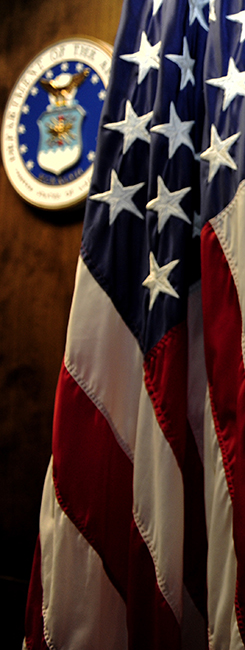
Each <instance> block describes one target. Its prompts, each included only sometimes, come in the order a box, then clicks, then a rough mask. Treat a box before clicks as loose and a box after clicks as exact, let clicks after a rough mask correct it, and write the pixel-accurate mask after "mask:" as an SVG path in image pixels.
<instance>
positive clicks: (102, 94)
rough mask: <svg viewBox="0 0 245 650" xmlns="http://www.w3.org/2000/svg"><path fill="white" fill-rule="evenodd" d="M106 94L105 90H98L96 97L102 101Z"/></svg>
mask: <svg viewBox="0 0 245 650" xmlns="http://www.w3.org/2000/svg"><path fill="white" fill-rule="evenodd" d="M105 96H106V90H100V92H99V93H98V98H99V99H100V100H101V101H102V102H103V101H104V99H105Z"/></svg>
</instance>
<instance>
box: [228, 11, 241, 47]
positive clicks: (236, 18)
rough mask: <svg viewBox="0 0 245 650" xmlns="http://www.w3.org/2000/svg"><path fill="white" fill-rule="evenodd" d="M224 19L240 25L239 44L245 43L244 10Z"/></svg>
mask: <svg viewBox="0 0 245 650" xmlns="http://www.w3.org/2000/svg"><path fill="white" fill-rule="evenodd" d="M226 18H228V20H233V21H234V22H237V23H241V25H242V31H241V36H240V43H242V42H243V41H245V9H243V11H239V12H238V13H237V14H231V15H230V16H226Z"/></svg>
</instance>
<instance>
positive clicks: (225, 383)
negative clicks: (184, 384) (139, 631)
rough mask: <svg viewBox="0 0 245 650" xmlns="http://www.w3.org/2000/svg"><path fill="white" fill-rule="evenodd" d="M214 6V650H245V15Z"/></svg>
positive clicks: (208, 273) (208, 187)
mask: <svg viewBox="0 0 245 650" xmlns="http://www.w3.org/2000/svg"><path fill="white" fill-rule="evenodd" d="M241 7H242V3H239V2H231V1H227V0H222V2H221V1H219V0H216V2H215V3H212V7H211V9H212V11H211V12H210V14H211V20H210V29H209V35H208V40H207V47H206V54H205V63H204V92H205V115H206V119H205V129H204V136H203V153H202V154H201V160H202V163H201V174H202V185H201V187H202V200H201V205H202V210H201V211H202V222H203V229H202V234H201V242H202V243H201V246H202V287H203V318H204V338H205V350H206V364H207V374H208V384H209V390H208V394H207V400H206V414H205V473H206V481H205V485H206V488H205V493H206V494H205V496H206V512H207V530H208V539H209V554H208V573H207V576H208V593H209V597H208V616H209V638H210V647H211V648H215V649H216V648H221V647H222V648H235V649H236V650H237V649H238V648H239V649H240V648H244V645H245V580H244V577H245V574H244V570H245V525H244V514H245V507H244V506H245V502H244V498H245V491H244V487H245V485H244V476H245V456H244V423H245V417H244V416H245V411H244V353H245V347H244V289H245V284H244V236H245V233H244V177H245V165H244V110H245V104H244V97H245V50H244V40H245V11H244V10H241Z"/></svg>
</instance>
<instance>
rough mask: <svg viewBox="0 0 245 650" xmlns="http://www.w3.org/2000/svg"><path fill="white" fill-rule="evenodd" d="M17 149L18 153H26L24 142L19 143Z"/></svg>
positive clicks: (26, 148)
mask: <svg viewBox="0 0 245 650" xmlns="http://www.w3.org/2000/svg"><path fill="white" fill-rule="evenodd" d="M19 151H20V153H26V152H27V151H28V147H27V146H26V144H21V146H20V149H19Z"/></svg>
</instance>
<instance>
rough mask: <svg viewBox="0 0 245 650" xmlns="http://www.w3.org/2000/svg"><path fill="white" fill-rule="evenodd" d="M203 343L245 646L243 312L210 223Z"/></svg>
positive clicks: (205, 263) (204, 269)
mask: <svg viewBox="0 0 245 650" xmlns="http://www.w3.org/2000/svg"><path fill="white" fill-rule="evenodd" d="M201 240H202V278H203V281H202V286H203V312H204V341H205V353H206V364H207V373H208V380H209V384H210V395H211V404H212V411H213V417H214V422H215V428H216V433H217V436H218V439H219V444H220V448H221V451H222V455H223V462H224V467H225V471H226V477H227V483H228V486H229V490H230V494H231V498H232V500H233V535H234V543H235V550H236V555H237V562H238V565H237V593H236V611H237V620H238V624H239V630H240V633H241V636H242V640H243V643H244V644H245V556H244V548H245V518H244V513H245V444H244V441H245V377H244V365H243V360H242V351H241V313H240V306H239V301H238V295H237V290H236V287H235V284H234V280H233V277H232V275H231V273H230V269H229V265H228V263H227V260H226V257H225V255H224V253H223V251H222V248H221V246H220V244H219V241H218V239H217V237H216V234H215V232H214V231H213V229H212V227H211V225H210V224H206V225H205V227H204V229H203V231H202V238H201Z"/></svg>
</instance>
